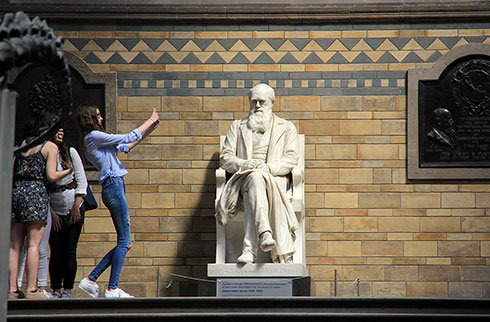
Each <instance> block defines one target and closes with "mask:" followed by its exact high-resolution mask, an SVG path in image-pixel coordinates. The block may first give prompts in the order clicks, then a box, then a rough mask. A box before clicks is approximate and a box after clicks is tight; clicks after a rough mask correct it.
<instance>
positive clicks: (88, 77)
mask: <svg viewBox="0 0 490 322" xmlns="http://www.w3.org/2000/svg"><path fill="white" fill-rule="evenodd" d="M64 55H65V58H66V60H67V62H68V65H70V66H71V67H73V68H74V69H75V70H76V71H78V72H79V73H80V75H81V76H82V77H83V79H84V80H85V83H86V84H103V85H104V89H105V127H106V130H107V131H108V132H110V133H114V132H116V116H117V115H116V111H117V74H116V72H100V73H98V72H94V71H93V70H92V69H91V68H90V66H89V65H88V64H87V63H86V62H85V61H83V60H82V59H81V58H79V57H78V56H76V55H74V54H72V53H70V52H66V51H65V52H64ZM75 108H76V106H75Z"/></svg>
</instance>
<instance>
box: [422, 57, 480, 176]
mask: <svg viewBox="0 0 490 322" xmlns="http://www.w3.org/2000/svg"><path fill="white" fill-rule="evenodd" d="M419 94H420V96H419V108H420V110H419V111H420V114H419V147H420V149H421V150H420V153H419V164H420V167H421V168H424V167H425V168H472V167H475V168H484V167H490V152H489V145H490V57H488V56H483V55H470V56H465V57H462V58H460V59H458V60H455V61H454V62H453V63H452V64H450V65H449V66H447V68H446V69H445V70H444V72H443V73H442V74H441V77H440V78H439V79H436V80H422V81H420V83H419Z"/></svg>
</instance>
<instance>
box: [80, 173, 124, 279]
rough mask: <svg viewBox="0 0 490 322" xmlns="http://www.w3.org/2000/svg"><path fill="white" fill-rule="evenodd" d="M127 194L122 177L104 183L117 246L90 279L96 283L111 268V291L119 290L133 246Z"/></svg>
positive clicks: (106, 201) (106, 202)
mask: <svg viewBox="0 0 490 322" xmlns="http://www.w3.org/2000/svg"><path fill="white" fill-rule="evenodd" d="M125 192H126V188H125V186H124V180H123V178H121V177H109V178H107V179H106V180H105V181H104V182H103V183H102V201H103V202H104V205H105V206H106V207H107V208H108V209H109V211H110V213H111V217H112V222H113V223H114V228H116V233H117V245H116V247H114V248H113V249H111V250H110V251H109V252H108V253H107V254H106V255H105V256H104V258H102V260H101V261H100V263H99V264H98V265H97V266H96V267H95V268H94V270H93V271H92V272H91V273H90V275H89V276H88V277H89V278H90V279H91V280H92V281H96V280H97V278H98V277H99V276H100V275H101V274H102V273H103V272H104V271H105V270H106V269H107V268H108V267H109V266H111V275H110V278H109V285H107V288H110V289H115V288H117V285H118V283H119V275H120V274H121V270H122V267H123V263H124V258H125V257H126V253H127V252H128V247H129V245H130V244H131V231H130V228H129V212H128V204H127V202H126V197H125V195H124V193H125Z"/></svg>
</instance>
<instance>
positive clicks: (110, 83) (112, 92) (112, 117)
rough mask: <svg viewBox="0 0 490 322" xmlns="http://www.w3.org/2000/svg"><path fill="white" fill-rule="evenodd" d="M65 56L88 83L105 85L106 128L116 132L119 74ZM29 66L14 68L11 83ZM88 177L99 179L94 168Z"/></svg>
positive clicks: (67, 55)
mask: <svg viewBox="0 0 490 322" xmlns="http://www.w3.org/2000/svg"><path fill="white" fill-rule="evenodd" d="M64 56H65V59H66V61H67V62H68V65H69V66H70V68H71V69H73V70H75V71H76V73H78V75H79V76H80V77H81V78H82V79H83V82H84V83H85V84H86V85H103V88H104V98H103V99H104V106H105V108H104V115H103V117H104V120H105V128H106V130H107V131H108V132H110V133H114V132H116V116H117V115H116V110H117V74H116V73H115V72H94V71H93V70H92V69H91V68H90V66H89V65H88V64H87V63H86V62H85V61H83V60H82V59H81V58H79V57H78V56H76V55H74V54H72V53H70V52H66V51H65V52H64ZM27 68H29V66H26V67H24V68H22V69H14V70H12V72H11V73H10V75H9V84H14V83H15V82H16V81H17V78H18V77H19V76H21V75H22V72H23V71H24V70H26V69H27ZM77 107H78V106H77V102H74V104H73V111H72V113H76V110H77ZM80 152H81V151H79V153H80ZM86 174H87V179H89V180H90V181H92V180H93V181H96V180H98V173H97V171H95V170H94V169H93V168H92V169H87V170H86Z"/></svg>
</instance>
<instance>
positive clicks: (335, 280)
mask: <svg viewBox="0 0 490 322" xmlns="http://www.w3.org/2000/svg"><path fill="white" fill-rule="evenodd" d="M333 277H334V279H333V295H334V296H337V269H334V270H333Z"/></svg>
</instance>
